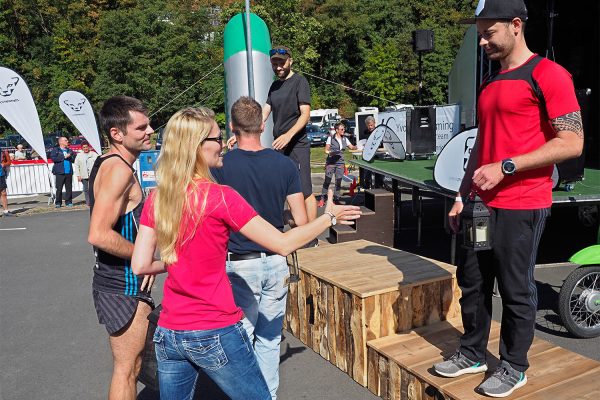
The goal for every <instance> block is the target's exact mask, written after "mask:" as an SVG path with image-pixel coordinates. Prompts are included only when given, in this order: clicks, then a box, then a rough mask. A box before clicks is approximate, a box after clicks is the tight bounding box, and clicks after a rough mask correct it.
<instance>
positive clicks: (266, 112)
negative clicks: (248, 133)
mask: <svg viewBox="0 0 600 400" xmlns="http://www.w3.org/2000/svg"><path fill="white" fill-rule="evenodd" d="M269 115H271V106H270V105H269V104H268V103H265V105H264V106H263V108H262V119H263V122H267V118H269Z"/></svg>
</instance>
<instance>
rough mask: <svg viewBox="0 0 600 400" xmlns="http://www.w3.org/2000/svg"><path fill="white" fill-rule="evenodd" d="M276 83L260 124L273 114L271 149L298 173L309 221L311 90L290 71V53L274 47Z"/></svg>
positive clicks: (313, 211)
mask: <svg viewBox="0 0 600 400" xmlns="http://www.w3.org/2000/svg"><path fill="white" fill-rule="evenodd" d="M269 54H270V56H271V66H272V67H273V72H274V73H275V75H276V76H277V78H278V79H277V80H276V81H274V82H273V83H272V84H271V88H270V89H269V94H268V96H267V102H266V104H265V105H264V106H263V121H266V120H267V118H269V115H270V114H271V111H272V112H273V137H274V139H275V140H274V141H273V148H274V149H275V150H279V151H282V152H283V154H285V155H286V156H288V157H290V158H291V159H292V160H293V161H294V162H295V163H296V164H297V165H298V168H299V170H300V181H301V184H302V194H303V195H304V203H305V205H306V214H307V216H308V220H309V221H312V220H313V219H315V218H316V217H317V200H316V199H315V196H314V195H313V192H312V181H311V177H310V144H309V143H308V140H307V139H306V131H305V128H306V124H307V123H308V121H309V119H310V88H309V86H308V81H307V80H306V78H304V77H303V76H301V75H298V74H295V73H294V71H292V64H293V62H294V60H293V59H292V52H291V51H290V49H289V48H287V47H285V46H275V47H274V48H273V49H271V51H270V52H269Z"/></svg>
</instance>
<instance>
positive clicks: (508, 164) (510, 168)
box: [502, 160, 515, 174]
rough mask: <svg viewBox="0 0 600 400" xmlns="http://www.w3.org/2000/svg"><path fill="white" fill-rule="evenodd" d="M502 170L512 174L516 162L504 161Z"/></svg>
mask: <svg viewBox="0 0 600 400" xmlns="http://www.w3.org/2000/svg"><path fill="white" fill-rule="evenodd" d="M502 171H503V172H504V173H505V174H512V173H514V172H515V163H514V162H512V161H511V160H506V161H504V162H503V163H502Z"/></svg>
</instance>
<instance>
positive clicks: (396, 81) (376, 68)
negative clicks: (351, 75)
mask: <svg viewBox="0 0 600 400" xmlns="http://www.w3.org/2000/svg"><path fill="white" fill-rule="evenodd" d="M402 67H403V62H402V59H401V58H400V51H399V50H398V47H397V46H396V44H395V43H394V41H392V40H390V39H388V40H386V42H385V43H383V44H376V45H375V46H374V47H373V48H372V49H371V52H370V53H369V56H368V57H367V59H366V62H365V67H364V72H363V73H362V74H361V76H360V78H359V79H358V81H357V86H359V87H360V89H362V90H365V91H366V92H368V93H370V94H372V95H373V96H376V97H373V98H371V99H370V101H369V104H370V105H373V106H377V107H382V108H383V107H385V106H389V105H390V102H392V103H393V102H396V103H398V102H400V99H402V98H403V97H404V96H403V95H404V94H405V92H406V91H407V88H406V84H407V79H406V76H405V74H403V73H402Z"/></svg>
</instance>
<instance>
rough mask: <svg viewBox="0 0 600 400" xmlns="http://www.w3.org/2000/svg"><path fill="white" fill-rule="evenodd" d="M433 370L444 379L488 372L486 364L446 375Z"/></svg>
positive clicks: (446, 373)
mask: <svg viewBox="0 0 600 400" xmlns="http://www.w3.org/2000/svg"><path fill="white" fill-rule="evenodd" d="M433 369H434V371H435V372H436V373H437V374H439V375H441V376H444V377H446V378H456V377H457V376H462V375H466V374H478V373H480V372H485V371H487V370H488V367H487V364H483V365H480V366H478V367H469V368H465V369H461V370H460V371H456V372H454V373H452V374H451V373H448V372H441V371H438V370H437V369H435V367H434V368H433Z"/></svg>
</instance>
